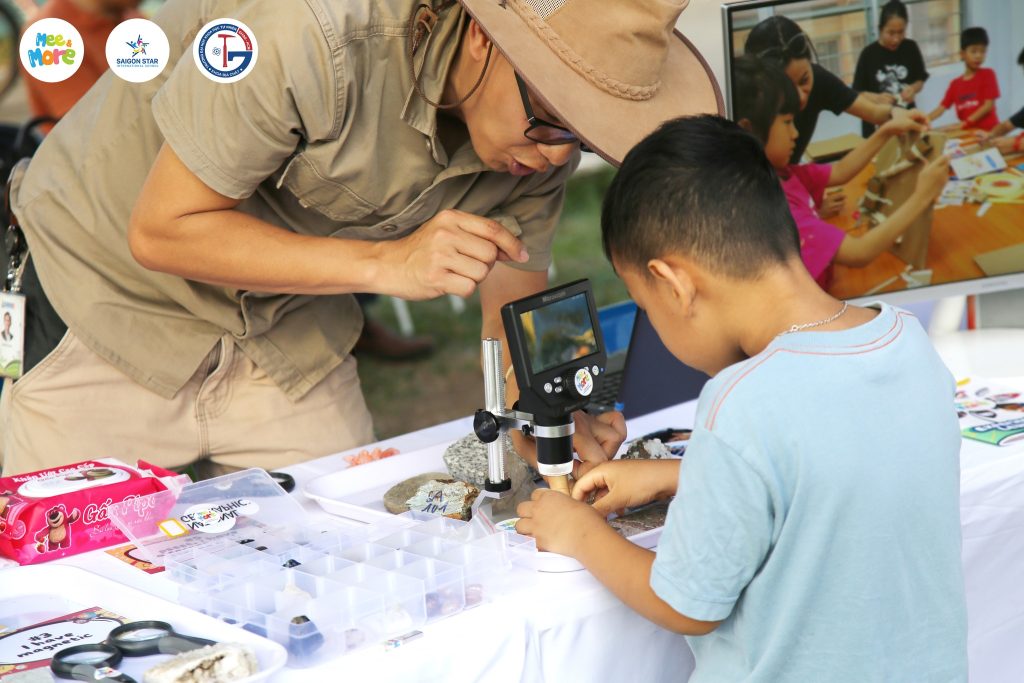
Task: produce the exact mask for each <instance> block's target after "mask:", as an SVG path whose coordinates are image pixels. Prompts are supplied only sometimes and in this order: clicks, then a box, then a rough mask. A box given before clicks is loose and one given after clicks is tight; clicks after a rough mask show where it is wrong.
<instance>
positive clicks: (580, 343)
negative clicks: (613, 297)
mask: <svg viewBox="0 0 1024 683" xmlns="http://www.w3.org/2000/svg"><path fill="white" fill-rule="evenodd" d="M519 319H520V321H521V322H522V326H523V334H524V336H525V337H526V348H527V351H528V353H529V354H530V367H531V369H532V371H533V373H534V374H536V373H538V372H544V371H545V370H550V369H551V368H553V367H556V366H559V365H562V364H563V363H568V362H569V361H572V360H575V359H577V358H583V357H584V356H589V355H590V354H592V353H596V352H597V341H596V340H595V338H594V323H593V321H592V320H591V319H590V306H588V305H587V295H586V294H577V295H575V296H571V297H568V298H566V299H563V300H562V301H557V302H555V303H553V304H549V305H547V306H542V307H540V308H535V309H534V310H532V311H527V312H526V313H522V314H520V316H519Z"/></svg>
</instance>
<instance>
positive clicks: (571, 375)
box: [562, 368, 594, 398]
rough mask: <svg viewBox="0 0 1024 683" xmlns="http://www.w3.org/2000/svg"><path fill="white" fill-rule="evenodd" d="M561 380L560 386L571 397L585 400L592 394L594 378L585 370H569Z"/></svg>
mask: <svg viewBox="0 0 1024 683" xmlns="http://www.w3.org/2000/svg"><path fill="white" fill-rule="evenodd" d="M562 379H563V382H562V384H563V385H564V386H565V388H566V389H567V390H568V392H569V394H571V395H572V396H575V397H577V398H586V397H587V396H590V394H592V393H593V392H594V376H593V375H592V374H591V372H590V370H589V369H587V368H577V369H576V370H570V371H569V372H567V373H565V375H563V377H562Z"/></svg>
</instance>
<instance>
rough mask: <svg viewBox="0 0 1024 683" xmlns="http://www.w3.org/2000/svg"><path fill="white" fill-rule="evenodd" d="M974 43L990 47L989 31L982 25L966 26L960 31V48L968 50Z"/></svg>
mask: <svg viewBox="0 0 1024 683" xmlns="http://www.w3.org/2000/svg"><path fill="white" fill-rule="evenodd" d="M972 45H984V46H985V47H988V31H986V30H985V29H983V28H982V27H980V26H972V27H971V28H965V29H964V30H963V31H961V32H960V49H961V50H966V49H967V48H969V47H970V46H972Z"/></svg>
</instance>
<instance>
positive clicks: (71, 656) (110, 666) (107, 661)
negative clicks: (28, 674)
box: [50, 643, 136, 683]
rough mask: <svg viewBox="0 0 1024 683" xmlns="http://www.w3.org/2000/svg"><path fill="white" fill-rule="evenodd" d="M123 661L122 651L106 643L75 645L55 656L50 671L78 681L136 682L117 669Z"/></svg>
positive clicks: (60, 676) (61, 676)
mask: <svg viewBox="0 0 1024 683" xmlns="http://www.w3.org/2000/svg"><path fill="white" fill-rule="evenodd" d="M120 663H121V651H120V650H119V649H117V648H116V647H114V646H113V645H107V644H106V643H89V644H86V645H75V646H74V647H69V648H67V649H64V650H61V651H60V652H58V653H57V654H55V655H54V656H53V661H51V662H50V671H52V672H53V673H54V675H56V676H58V677H59V678H70V679H74V680H76V681H93V682H95V681H99V680H107V681H120V683H136V681H135V679H134V678H132V677H131V676H128V675H126V674H123V673H121V672H120V671H118V670H117V668H116V667H117V665H118V664H120Z"/></svg>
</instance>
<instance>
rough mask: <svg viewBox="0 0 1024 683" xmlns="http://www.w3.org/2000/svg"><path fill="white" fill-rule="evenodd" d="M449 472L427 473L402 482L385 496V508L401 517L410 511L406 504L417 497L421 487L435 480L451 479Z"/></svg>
mask: <svg viewBox="0 0 1024 683" xmlns="http://www.w3.org/2000/svg"><path fill="white" fill-rule="evenodd" d="M449 478H450V477H449V476H448V473H447V472H427V473H426V474H418V475H416V476H415V477H409V478H408V479H406V480H404V481H400V482H398V483H397V484H395V485H394V486H392V487H391V488H390V489H388V490H387V492H386V493H385V494H384V507H385V508H386V509H387V511H388V512H390V513H391V514H393V515H400V514H402V513H403V512H407V511H408V510H409V506H408V505H407V504H406V502H407V501H408V500H409V499H410V498H412V497H413V496H414V495H416V492H417V491H418V490H419V488H420V487H421V486H423V485H424V484H426V483H427V482H428V481H431V480H434V479H449Z"/></svg>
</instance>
